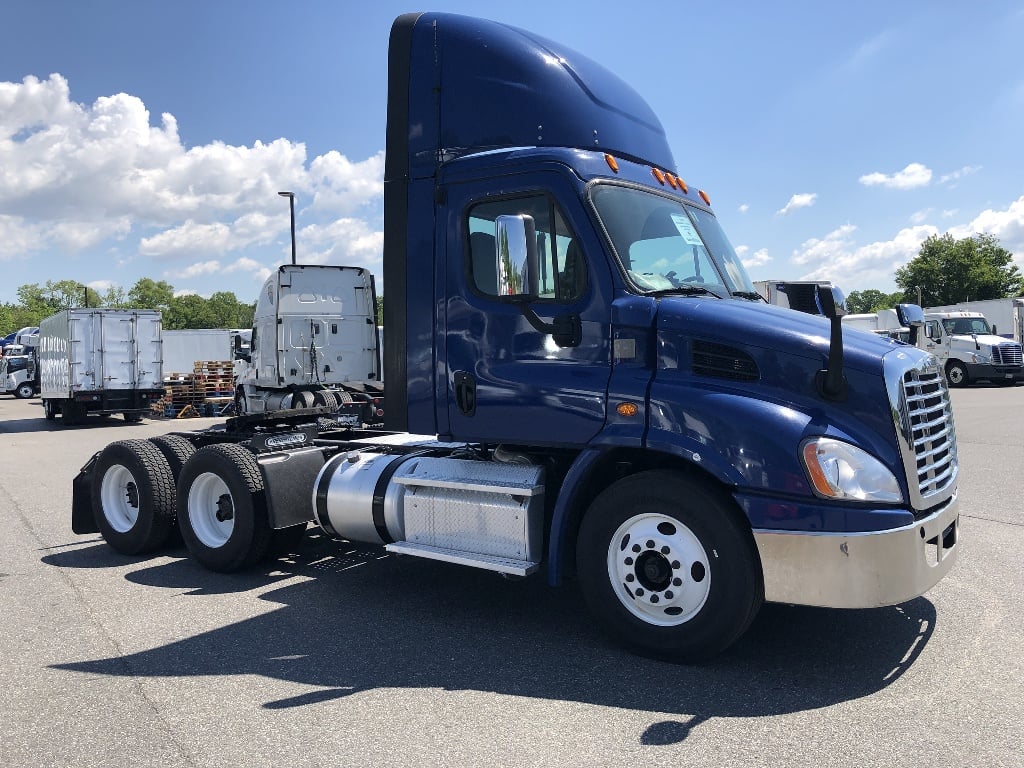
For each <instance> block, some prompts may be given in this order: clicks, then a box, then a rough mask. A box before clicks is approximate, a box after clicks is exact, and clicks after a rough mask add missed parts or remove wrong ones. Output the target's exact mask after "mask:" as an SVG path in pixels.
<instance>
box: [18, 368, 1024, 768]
mask: <svg viewBox="0 0 1024 768" xmlns="http://www.w3.org/2000/svg"><path fill="white" fill-rule="evenodd" d="M953 404H954V414H955V419H956V426H957V434H958V445H959V452H960V461H961V478H960V498H961V509H962V522H961V545H960V546H961V551H960V558H959V561H958V563H957V564H956V566H955V567H954V569H953V570H952V572H951V573H950V575H949V576H948V577H947V578H946V579H944V580H943V581H942V582H940V583H939V584H938V585H937V586H936V587H935V588H934V589H933V590H931V591H930V592H929V593H928V594H926V595H925V596H923V597H920V598H917V599H915V600H912V601H910V602H908V603H906V604H904V605H901V606H896V607H890V608H880V609H874V610H866V611H839V610H827V609H813V608H800V607H793V606H785V605H767V606H765V607H764V609H763V610H762V612H761V614H760V615H759V617H758V618H757V619H756V621H755V623H754V624H753V626H752V627H751V629H750V630H749V631H748V632H747V634H746V635H745V636H744V637H743V638H742V639H741V640H740V641H739V642H738V643H737V644H736V645H735V646H733V647H732V648H730V649H729V650H728V651H727V652H726V653H724V654H723V655H721V656H720V657H718V658H717V659H715V660H714V661H713V662H711V663H708V664H706V665H703V666H681V665H672V664H666V663H662V662H657V661H651V660H648V659H644V658H640V657H637V656H633V655H631V654H629V653H627V652H625V651H623V650H621V649H619V648H618V647H616V646H615V645H613V644H612V643H610V642H609V641H608V640H607V639H606V637H605V636H604V635H603V634H601V633H600V632H599V631H598V630H597V628H596V627H595V626H594V625H593V624H592V622H591V620H590V617H589V615H588V613H587V612H586V610H585V608H584V607H583V605H582V602H581V598H580V595H579V592H578V590H577V589H576V587H575V586H574V585H573V584H571V583H570V584H568V585H566V586H564V587H561V588H557V589H552V588H549V587H547V586H546V583H545V581H544V579H543V578H532V579H526V580H523V581H507V580H503V579H501V578H499V577H498V576H496V575H493V574H490V573H487V572H480V571H476V570H472V569H466V568H462V567H458V566H452V565H448V564H444V563H436V562H430V561H425V560H418V559H412V558H397V557H393V556H389V555H386V554H385V553H384V552H383V551H382V550H379V549H375V548H371V547H362V546H352V545H346V544H339V543H335V542H331V541H329V540H327V539H325V538H324V537H321V536H318V535H316V534H315V533H314V534H311V535H309V536H308V537H307V540H306V541H305V543H304V544H303V546H302V547H301V549H300V550H299V552H298V553H297V554H296V555H294V556H291V557H288V558H285V559H281V560H277V561H274V562H272V563H268V564H266V565H265V566H263V567H261V568H260V569H258V570H256V571H252V572H247V573H243V574H234V575H223V574H215V573H210V572H207V571H205V570H203V569H202V568H201V567H199V566H197V565H196V564H194V563H193V562H192V561H191V560H189V559H188V557H187V553H186V552H185V550H184V549H183V548H180V547H179V548H177V549H171V550H169V551H167V552H165V553H163V554H160V555H158V556H149V557H125V556H121V555H118V554H116V553H115V552H114V551H113V550H111V549H109V548H108V547H107V546H106V545H105V544H104V543H103V541H102V539H100V537H99V536H98V535H86V536H76V535H74V534H73V533H72V532H71V528H70V518H71V514H70V510H71V480H72V478H73V477H74V475H75V474H76V473H77V471H78V469H79V468H80V467H81V466H82V465H83V464H84V463H85V462H86V461H87V460H88V458H89V457H90V456H91V455H92V454H93V453H94V452H95V451H97V450H99V449H101V448H102V447H103V446H104V445H106V444H107V443H109V442H111V441H113V440H120V439H126V438H135V437H149V436H153V435H157V434H163V433H166V432H171V431H180V430H189V429H198V428H204V427H207V426H210V425H212V424H216V423H219V422H220V421H221V420H220V419H188V420H175V419H168V420H147V421H145V422H143V423H142V424H126V423H125V422H124V421H122V420H121V419H120V417H113V418H109V419H96V420H94V421H92V422H91V423H89V424H88V425H87V426H83V427H80V428H69V429H65V428H62V427H61V426H60V425H59V421H58V422H57V423H51V422H46V421H45V420H44V419H43V417H42V407H41V404H40V401H39V400H38V399H33V400H27V401H21V400H15V399H13V398H11V397H8V396H0V525H2V531H3V532H2V535H0V659H2V665H0V766H4V768H21V767H22V766H24V767H25V768H29V767H31V768H41V767H42V766H62V767H63V766H89V767H90V768H91V767H93V766H96V767H97V768H98V767H100V766H117V768H123V766H133V768H144V767H146V766H154V767H156V766H159V768H174V767H176V766H203V767H209V768H229V767H231V766H247V767H251V766H288V767H289V768H304V767H306V766H309V767H312V766H331V767H332V768H341V767H342V766H360V767H363V766H389V768H397V767H403V766H409V767H410V768H411V767H412V766H417V767H419V766H488V767H490V766H559V767H561V766H588V767H592V766H624V765H636V764H642V765H646V766H660V765H665V766H668V765H672V766H687V768H689V767H691V766H709V768H710V767H712V766H713V767H714V768H723V767H725V766H773V767H776V768H778V767H780V766H876V765H882V766H909V765H913V766H918V767H920V766H936V767H939V766H941V767H942V768H948V767H949V766H1008V767H1009V766H1013V767H1014V768H1019V766H1021V765H1024V736H1022V733H1024V728H1022V726H1021V723H1022V722H1024V669H1022V661H1021V659H1022V658H1024V620H1022V618H1021V617H1022V616H1024V575H1022V572H1021V552H1024V511H1022V505H1021V501H1020V499H1021V489H1022V485H1024V387H1022V386H1018V387H1010V388H1003V387H988V386H982V387H975V388H970V389H966V390H955V391H954V392H953Z"/></svg>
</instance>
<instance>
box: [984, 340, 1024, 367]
mask: <svg viewBox="0 0 1024 768" xmlns="http://www.w3.org/2000/svg"><path fill="white" fill-rule="evenodd" d="M992 362H993V363H994V364H995V365H1017V366H1020V365H1024V358H1022V356H1021V350H1020V344H1000V345H999V346H997V347H992Z"/></svg>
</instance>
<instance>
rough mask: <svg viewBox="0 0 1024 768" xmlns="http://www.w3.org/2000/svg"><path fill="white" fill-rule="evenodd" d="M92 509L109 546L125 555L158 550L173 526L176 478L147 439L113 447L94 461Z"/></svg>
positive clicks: (113, 444) (117, 444)
mask: <svg viewBox="0 0 1024 768" xmlns="http://www.w3.org/2000/svg"><path fill="white" fill-rule="evenodd" d="M92 509H93V515H94V517H95V520H96V525H97V527H98V528H99V529H100V533H101V534H103V538H104V539H105V540H106V542H107V544H109V545H110V546H111V547H113V548H114V549H115V550H117V551H118V552H120V553H121V554H123V555H141V554H145V553H147V552H153V551H155V550H157V549H160V547H162V546H163V545H164V543H165V542H166V541H167V537H168V536H169V535H170V532H171V528H172V527H173V526H174V477H173V476H172V474H171V468H170V466H168V464H167V460H166V459H165V458H164V456H163V454H162V453H160V451H158V450H157V449H156V448H155V447H154V446H153V445H151V444H150V443H149V442H147V441H146V440H121V441H118V442H116V443H111V444H110V445H108V446H107V447H106V448H104V449H103V451H102V452H101V453H100V455H99V458H98V459H97V460H96V468H95V475H94V479H93V483H92Z"/></svg>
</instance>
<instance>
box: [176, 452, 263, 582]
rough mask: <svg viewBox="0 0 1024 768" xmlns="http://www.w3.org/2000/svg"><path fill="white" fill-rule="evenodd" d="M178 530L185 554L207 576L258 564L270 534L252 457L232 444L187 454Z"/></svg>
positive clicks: (260, 478)
mask: <svg viewBox="0 0 1024 768" xmlns="http://www.w3.org/2000/svg"><path fill="white" fill-rule="evenodd" d="M178 527H179V528H180V529H181V537H182V539H184V540H185V546H186V547H188V551H189V554H191V555H192V557H194V558H195V559H196V560H197V561H198V562H199V563H200V564H201V565H203V566H205V567H206V568H209V569H210V570H211V571H220V572H221V573H230V572H232V571H237V570H240V569H242V568H246V567H248V566H251V565H253V564H255V563H256V562H258V561H259V560H261V559H262V558H263V557H264V556H265V555H266V554H267V551H268V548H269V547H270V544H271V540H272V531H271V529H270V525H269V524H268V522H267V507H266V499H265V496H264V492H263V476H262V475H261V474H260V469H259V465H258V464H257V463H256V457H255V456H253V455H252V453H250V452H249V451H248V450H246V449H245V448H243V447H241V446H239V445H235V444H232V443H222V444H219V445H208V446H206V447H205V448H200V449H199V450H198V451H196V452H195V453H194V454H192V456H191V457H190V458H189V459H188V461H186V462H185V466H184V467H182V469H181V475H180V476H179V477H178Z"/></svg>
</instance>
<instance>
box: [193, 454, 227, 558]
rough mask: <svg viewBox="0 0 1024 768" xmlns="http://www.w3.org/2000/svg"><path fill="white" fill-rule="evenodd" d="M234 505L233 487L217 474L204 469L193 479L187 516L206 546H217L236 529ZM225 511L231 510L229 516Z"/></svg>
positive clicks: (225, 540) (198, 537) (211, 547)
mask: <svg viewBox="0 0 1024 768" xmlns="http://www.w3.org/2000/svg"><path fill="white" fill-rule="evenodd" d="M234 509H235V502H234V499H233V498H232V496H231V491H230V490H228V486H227V484H226V483H225V482H224V481H223V480H222V479H221V478H220V477H219V476H218V475H215V474H213V473H212V472H204V473H203V474H201V475H199V477H197V478H196V479H195V481H193V483H192V487H191V488H190V489H189V492H188V519H189V522H190V523H191V524H192V530H193V531H194V532H195V534H196V538H197V539H199V541H200V542H202V544H203V545H204V546H207V547H209V548H210V549H217V548H218V547H222V546H224V544H225V543H226V542H227V540H228V539H229V538H231V532H232V531H234V530H235V518H234ZM225 513H230V517H227V516H226V514H225ZM218 514H219V515H220V517H218ZM221 518H225V519H221Z"/></svg>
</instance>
